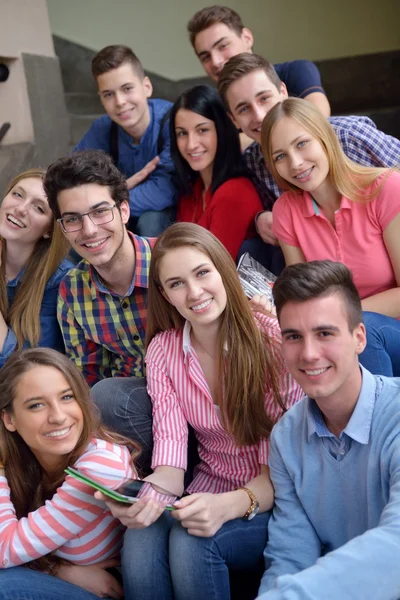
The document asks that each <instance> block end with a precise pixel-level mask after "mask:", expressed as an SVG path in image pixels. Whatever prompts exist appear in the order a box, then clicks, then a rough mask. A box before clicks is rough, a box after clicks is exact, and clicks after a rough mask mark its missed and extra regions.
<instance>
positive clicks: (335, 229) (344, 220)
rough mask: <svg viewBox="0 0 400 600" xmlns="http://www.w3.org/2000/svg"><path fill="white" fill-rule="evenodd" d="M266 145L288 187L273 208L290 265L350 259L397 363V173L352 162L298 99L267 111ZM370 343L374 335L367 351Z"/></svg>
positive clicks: (371, 321) (370, 321)
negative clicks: (385, 332)
mask: <svg viewBox="0 0 400 600" xmlns="http://www.w3.org/2000/svg"><path fill="white" fill-rule="evenodd" d="M261 144H262V150H263V154H264V159H265V161H266V164H267V167H268V168H269V169H270V171H271V173H272V174H273V176H274V178H275V179H276V181H277V182H278V184H279V185H280V186H281V187H282V188H283V189H286V190H288V191H286V192H285V193H284V194H282V196H281V197H280V198H279V199H278V200H277V202H276V203H275V205H274V209H273V230H274V233H275V235H276V236H277V238H278V240H279V242H280V245H281V247H282V250H283V254H284V256H285V262H286V264H287V265H289V264H293V263H296V262H305V261H309V260H324V259H330V260H333V261H338V262H343V263H344V264H346V266H347V267H349V268H350V269H351V271H352V273H353V277H354V282H355V284H356V286H357V288H358V291H359V293H360V296H361V298H362V307H363V310H364V311H368V314H366V317H365V318H366V324H367V326H368V328H369V330H370V331H371V332H372V329H374V330H375V331H377V330H379V332H380V333H379V336H380V339H381V343H382V345H383V346H386V347H387V348H389V347H390V344H389V342H388V341H387V340H384V338H383V337H382V336H383V335H384V328H389V330H390V332H391V334H390V335H391V340H392V342H393V352H392V351H391V350H390V351H389V354H390V355H391V356H392V362H393V360H394V362H395V363H396V364H398V363H400V354H399V351H397V350H396V349H395V348H397V347H398V346H399V345H400V337H399V336H400V327H399V325H398V323H397V322H396V321H395V320H394V319H399V318H400V287H399V285H400V173H399V172H398V171H394V170H390V169H382V168H376V167H364V166H361V165H358V164H356V163H354V162H352V161H351V160H349V159H348V158H347V157H346V156H345V154H344V153H343V151H342V149H341V147H340V144H339V141H338V139H337V137H336V135H335V133H334V131H333V129H332V127H331V125H330V124H329V122H328V121H327V120H326V119H325V118H324V117H323V116H322V115H321V114H320V113H319V111H317V110H315V109H314V107H313V106H312V105H311V104H310V103H308V102H307V101H305V100H301V99H295V98H289V99H287V100H284V101H283V102H281V103H279V104H277V105H276V106H275V107H274V108H273V109H272V110H271V111H270V112H269V113H268V115H267V116H266V117H265V119H264V122H263V128H262V134H261ZM399 161H400V157H399ZM369 313H370V314H369ZM384 316H385V317H391V319H385V318H384ZM374 343H377V344H378V341H377V340H376V341H375V342H374ZM378 346H379V344H378ZM378 346H376V347H375V350H377V348H378ZM372 349H373V341H372V340H369V349H368V352H369V351H372ZM395 355H398V356H395ZM374 362H375V363H376V360H375V359H374ZM373 364H374V363H372V364H370V363H368V365H367V366H368V367H369V368H371V367H373ZM399 366H400V365H399ZM377 368H378V371H375V372H382V368H383V367H382V366H378V367H377ZM396 371H397V369H396ZM397 372H398V373H399V374H400V370H399V371H397ZM397 372H396V374H397ZM384 374H389V375H392V374H393V371H392V372H390V370H389V371H387V370H385V372H384Z"/></svg>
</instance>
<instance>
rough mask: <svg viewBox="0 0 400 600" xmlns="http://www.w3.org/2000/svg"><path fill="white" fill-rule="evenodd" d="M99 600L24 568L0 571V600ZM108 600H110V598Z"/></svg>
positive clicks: (71, 585)
mask: <svg viewBox="0 0 400 600" xmlns="http://www.w3.org/2000/svg"><path fill="white" fill-rule="evenodd" d="M65 598H68V600H99V597H98V596H96V595H95V594H92V593H91V592H87V591H86V590H84V589H83V588H81V587H78V586H77V585H73V584H72V583H67V582H66V581H63V580H62V579H58V577H53V576H52V575H47V574H46V573H41V572H40V571H33V570H32V569H27V568H25V567H12V568H11V569H0V600H65ZM108 600H111V599H110V598H109V599H108Z"/></svg>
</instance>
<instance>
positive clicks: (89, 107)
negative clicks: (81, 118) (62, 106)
mask: <svg viewBox="0 0 400 600" xmlns="http://www.w3.org/2000/svg"><path fill="white" fill-rule="evenodd" d="M65 102H66V105H67V110H68V112H70V113H73V114H76V115H85V114H97V113H99V114H103V113H104V110H103V107H102V105H101V102H100V99H99V97H98V95H97V94H90V93H80V92H67V93H66V94H65Z"/></svg>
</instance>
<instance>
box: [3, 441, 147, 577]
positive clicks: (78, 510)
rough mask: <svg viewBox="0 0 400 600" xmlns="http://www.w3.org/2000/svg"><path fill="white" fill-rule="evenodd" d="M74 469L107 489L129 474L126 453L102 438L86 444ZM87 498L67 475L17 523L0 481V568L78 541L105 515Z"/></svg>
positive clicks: (89, 495)
mask: <svg viewBox="0 0 400 600" xmlns="http://www.w3.org/2000/svg"><path fill="white" fill-rule="evenodd" d="M74 466H75V467H77V468H79V469H82V470H83V471H85V472H86V473H87V474H88V475H90V476H91V477H93V478H95V479H97V480H98V481H99V482H100V483H102V484H104V485H108V486H112V487H118V485H119V484H120V483H122V482H123V481H125V480H127V479H130V478H132V477H134V476H135V474H134V473H133V471H132V469H131V467H130V455H129V451H128V449H127V448H125V447H124V446H117V445H115V444H111V443H109V442H104V441H102V440H96V442H95V443H94V444H90V445H89V447H88V451H87V452H85V454H84V455H83V456H81V457H80V459H79V460H78V461H77V462H76V464H75V465H74ZM93 494H94V490H93V489H92V488H91V487H89V486H88V485H86V484H84V483H82V482H79V481H77V480H76V479H74V478H73V477H70V476H69V475H67V476H66V478H65V481H64V482H63V484H62V485H61V486H60V487H59V488H58V490H57V492H56V494H54V496H53V498H52V499H51V500H47V501H46V503H45V504H44V505H43V506H41V507H40V508H38V509H37V510H35V511H33V512H31V513H29V515H28V516H27V517H23V518H22V519H19V520H18V519H17V517H16V514H15V509H14V505H13V504H12V502H11V500H10V488H9V486H8V483H7V479H6V478H5V477H0V539H1V542H0V568H6V567H7V568H8V567H13V566H17V565H22V564H25V563H27V562H30V561H32V560H35V559H36V558H39V557H41V556H44V555H46V554H48V553H49V552H52V551H54V550H56V549H57V548H60V547H61V546H63V545H64V544H65V543H66V542H68V541H69V540H72V539H74V538H77V537H79V536H80V535H81V534H82V532H84V531H85V529H87V527H88V526H89V525H90V524H91V523H93V522H94V521H95V520H97V519H99V518H101V516H102V515H103V514H108V509H107V508H105V505H104V503H103V502H101V501H99V500H96V499H95V498H94V496H93Z"/></svg>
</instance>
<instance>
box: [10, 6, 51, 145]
mask: <svg viewBox="0 0 400 600" xmlns="http://www.w3.org/2000/svg"><path fill="white" fill-rule="evenodd" d="M23 52H25V53H29V54H40V55H44V56H54V46H53V40H52V37H51V31H50V24H49V18H48V13H47V5H46V0H0V60H1V61H3V62H5V63H6V64H7V65H8V67H9V69H10V76H9V78H8V80H7V81H6V82H5V83H0V125H1V124H2V123H3V122H6V121H8V122H10V123H11V129H10V130H9V132H8V133H7V135H6V137H5V138H4V141H3V142H2V143H3V144H5V145H7V144H15V143H18V142H27V141H29V142H30V141H33V138H34V134H33V123H32V116H31V111H30V105H29V98H28V92H27V87H26V79H25V73H24V68H23V64H22V59H21V58H20V56H21V53H23Z"/></svg>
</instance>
